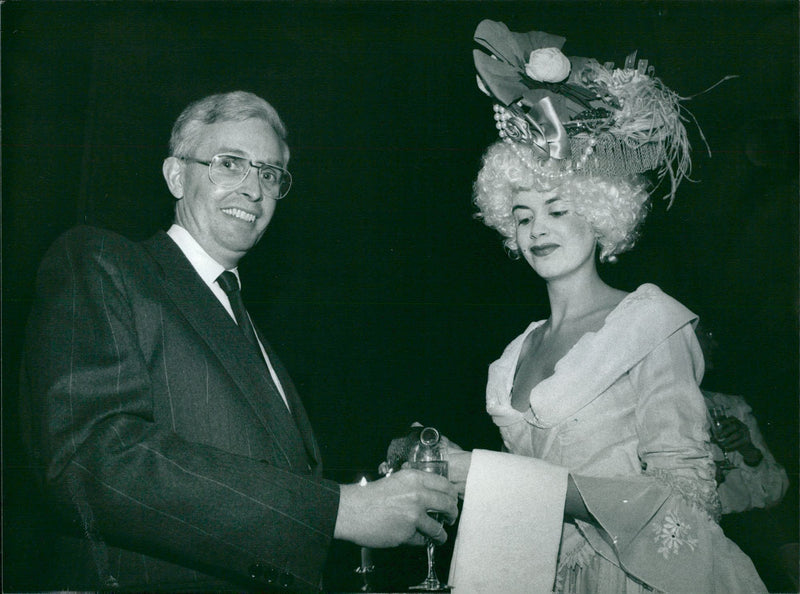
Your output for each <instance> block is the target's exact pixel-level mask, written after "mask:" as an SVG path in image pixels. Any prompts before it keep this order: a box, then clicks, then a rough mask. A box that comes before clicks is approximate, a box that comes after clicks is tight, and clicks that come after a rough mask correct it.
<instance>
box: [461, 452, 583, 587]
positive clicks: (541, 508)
mask: <svg viewBox="0 0 800 594" xmlns="http://www.w3.org/2000/svg"><path fill="white" fill-rule="evenodd" d="M567 474H568V473H567V469H566V468H562V467H560V466H554V465H552V464H549V463H547V462H543V461H542V460H537V459H535V458H527V457H524V456H515V455H513V454H504V453H500V452H490V451H487V450H474V451H473V452H472V461H471V463H470V469H469V474H468V475H467V484H466V490H465V494H464V505H463V508H462V511H461V520H460V524H459V528H458V535H457V537H456V543H455V548H454V551H453V560H452V562H451V566H450V578H449V583H450V584H451V585H452V586H453V592H454V593H455V594H482V593H486V594H494V593H497V592H503V593H504V594H515V593H520V594H523V593H524V594H531V593H533V594H538V593H539V592H552V590H553V584H554V582H555V575H556V560H557V557H558V546H559V542H560V539H561V527H562V524H563V518H564V500H565V498H566V494H567Z"/></svg>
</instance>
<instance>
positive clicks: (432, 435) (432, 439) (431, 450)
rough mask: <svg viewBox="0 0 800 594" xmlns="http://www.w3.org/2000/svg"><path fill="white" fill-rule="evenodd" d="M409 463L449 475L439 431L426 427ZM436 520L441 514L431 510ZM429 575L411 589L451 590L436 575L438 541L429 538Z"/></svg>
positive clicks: (427, 590)
mask: <svg viewBox="0 0 800 594" xmlns="http://www.w3.org/2000/svg"><path fill="white" fill-rule="evenodd" d="M408 465H409V467H410V468H415V469H417V470H422V471H423V472H431V473H433V474H438V475H441V476H443V477H445V478H446V477H447V471H448V465H447V448H446V447H445V446H444V444H443V443H441V441H440V435H439V432H438V431H437V430H436V429H434V428H433V427H425V428H424V429H423V430H422V431H421V432H420V434H419V443H417V444H415V445H414V447H413V448H412V449H411V451H410V452H409V456H408ZM430 515H431V517H432V518H433V519H434V520H439V519H440V518H441V515H440V514H438V513H433V512H431V514H430ZM426 548H427V554H428V575H427V577H426V578H425V579H424V580H423V581H422V582H421V583H420V584H417V585H416V586H412V587H411V588H409V589H410V590H424V591H426V592H449V591H450V586H448V585H447V584H445V583H443V582H441V581H439V578H438V577H437V575H436V562H435V557H434V552H435V550H436V543H434V542H433V541H432V540H430V539H428V545H427V547H426Z"/></svg>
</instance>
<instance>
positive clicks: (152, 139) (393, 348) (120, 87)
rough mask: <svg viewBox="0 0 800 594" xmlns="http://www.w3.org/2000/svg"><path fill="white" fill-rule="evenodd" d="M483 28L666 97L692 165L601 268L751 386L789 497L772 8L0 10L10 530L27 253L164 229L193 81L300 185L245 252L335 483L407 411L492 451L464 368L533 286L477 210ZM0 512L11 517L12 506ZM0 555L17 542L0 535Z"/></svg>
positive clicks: (791, 127) (195, 91)
mask: <svg viewBox="0 0 800 594" xmlns="http://www.w3.org/2000/svg"><path fill="white" fill-rule="evenodd" d="M483 18H491V19H494V20H501V21H504V22H506V23H507V24H508V25H509V26H510V28H511V29H513V30H518V31H526V30H531V29H540V30H544V31H548V32H551V33H558V34H560V35H563V36H565V37H566V38H567V44H566V47H565V51H566V53H567V54H572V55H586V56H593V57H597V58H598V59H600V60H601V61H615V62H617V63H618V64H619V63H621V62H622V60H624V58H625V56H626V55H627V54H628V53H629V52H631V51H633V50H638V52H639V57H641V58H647V59H648V60H649V61H650V63H651V64H653V65H654V66H655V68H656V74H657V75H659V76H660V77H661V78H662V79H663V80H664V82H665V83H667V84H668V85H669V86H670V87H672V88H674V89H675V90H677V91H678V92H679V93H681V94H682V95H684V96H689V95H694V94H696V93H699V92H701V91H703V90H704V89H706V88H708V87H709V86H711V85H712V84H713V83H715V82H717V81H718V80H720V79H721V78H723V77H724V76H726V75H729V74H737V75H739V78H738V79H735V80H730V81H727V82H725V83H723V84H722V85H720V86H719V87H717V88H715V89H714V90H712V91H710V92H708V93H706V94H703V95H700V96H699V97H695V98H694V99H692V100H691V101H690V102H689V103H688V104H687V106H688V107H689V109H690V110H691V111H692V113H693V114H694V116H696V118H697V120H698V121H699V122H700V124H701V127H702V130H703V132H704V134H705V136H706V138H707V139H708V143H709V145H710V148H711V153H712V156H711V157H709V155H708V154H707V153H706V151H705V148H704V145H703V142H702V139H701V137H700V135H699V134H698V132H697V130H696V128H693V127H692V126H691V125H690V126H689V129H690V140H691V141H692V144H693V147H694V172H693V178H694V179H695V180H697V182H698V183H696V184H692V183H688V182H687V183H684V185H683V186H682V187H681V189H680V191H679V195H678V198H677V200H676V202H675V204H674V206H673V207H672V208H671V209H670V210H669V211H667V210H666V207H665V204H664V203H663V202H660V201H656V203H655V204H654V208H653V212H652V215H651V217H650V220H649V222H648V224H647V226H646V229H645V234H644V237H643V238H642V240H641V242H640V244H639V246H638V247H637V248H636V249H635V250H634V251H633V252H632V253H630V254H628V255H624V256H622V257H621V258H620V262H619V263H618V264H616V265H613V266H605V267H604V268H603V269H602V274H603V275H604V277H605V278H606V279H607V280H608V281H609V282H611V284H613V285H615V286H618V287H620V288H624V289H628V290H631V289H633V288H635V287H636V286H638V285H639V284H641V283H643V282H655V283H657V284H659V285H660V286H661V287H662V288H663V289H664V290H665V291H667V292H668V293H670V294H672V295H673V296H675V297H677V298H678V299H680V300H681V301H683V302H684V303H685V304H687V305H688V306H689V307H690V308H692V309H693V310H694V311H696V312H697V313H698V314H700V316H701V317H702V318H703V320H704V322H705V323H706V325H707V326H708V327H710V328H712V329H713V330H714V332H715V334H716V336H717V339H718V341H719V343H720V345H721V346H720V352H719V354H718V357H717V361H716V368H715V370H713V371H712V372H710V373H709V375H708V377H707V382H708V386H709V387H711V388H715V389H718V390H720V391H727V392H733V393H739V394H743V395H745V396H747V397H748V399H749V400H750V402H751V403H752V406H753V408H754V410H755V412H756V414H757V416H758V418H759V420H760V422H761V425H762V428H763V429H764V431H765V433H766V437H767V440H768V442H769V444H770V446H771V447H772V448H773V451H774V452H775V454H776V456H777V457H778V458H779V460H780V461H781V462H782V463H783V464H784V465H785V466H786V467H787V470H788V471H789V473H790V476H791V479H792V487H791V490H792V494H791V496H790V497H795V495H796V490H797V449H798V442H797V425H798V423H797V421H798V406H797V405H798V232H797V230H798V184H797V181H798V180H797V116H798V34H797V32H798V19H797V4H796V3H795V2H788V1H787V2H763V1H762V2H709V3H704V2H596V1H595V2H580V1H572V2H536V3H533V2H525V3H518V2H468V1H459V2H455V1H452V2H442V1H433V2H419V3H418V2H401V1H397V2H360V3H356V2H300V3H288V2H249V3H238V2H204V3H194V2H141V3H139V2H125V3H122V2H119V3H118V2H111V3H101V2H53V3H50V2H14V1H12V2H7V3H5V4H4V5H3V7H2V92H3V95H2V123H3V126H2V174H3V177H2V190H3V220H2V222H3V225H2V248H3V258H2V267H3V269H2V271H3V295H2V304H3V351H2V355H3V375H2V379H3V429H4V433H3V446H4V447H3V478H4V481H3V483H4V490H3V499H4V505H5V507H4V509H5V510H6V513H5V514H4V515H5V516H6V517H8V516H9V512H11V511H12V510H13V513H11V519H9V520H7V522H6V526H8V525H9V523H13V522H15V518H16V522H17V524H22V525H25V524H26V523H27V522H29V521H31V520H30V518H29V516H27V515H26V511H25V510H26V508H25V506H24V502H25V501H26V500H27V499H28V495H30V492H29V488H28V483H27V481H26V474H25V468H24V462H23V460H22V459H21V457H20V456H19V448H18V445H17V442H16V425H15V421H16V399H17V386H16V377H17V373H18V369H17V367H18V362H19V349H20V342H21V336H22V332H23V328H24V320H25V316H26V315H27V312H28V309H29V305H30V299H31V292H32V286H33V277H34V272H35V268H36V266H37V264H38V262H39V260H40V259H41V257H42V255H43V253H44V250H45V249H46V248H47V246H48V245H49V244H50V243H51V242H52V241H53V240H54V239H55V237H56V236H57V235H58V234H59V233H61V232H62V231H64V230H65V229H67V228H68V227H70V226H72V225H74V224H76V223H89V224H95V225H100V226H105V227H109V228H112V229H114V230H117V231H119V232H122V233H123V234H126V235H129V236H131V237H135V238H143V237H146V236H149V235H150V234H151V233H152V232H154V231H155V230H156V229H158V228H159V227H165V226H166V225H168V223H169V221H170V215H171V209H172V202H171V199H170V195H169V193H168V191H167V189H166V186H165V184H164V182H163V179H162V177H161V160H162V159H163V158H164V157H165V156H166V150H167V148H166V144H167V140H168V137H169V130H170V127H171V124H172V122H173V121H174V119H175V118H176V116H177V115H178V113H179V112H180V111H181V109H182V108H183V107H185V105H186V104H188V103H189V102H190V101H192V100H194V99H197V98H199V97H201V96H204V95H206V94H209V93H212V92H219V91H226V90H233V89H246V90H251V91H253V92H255V93H257V94H260V95H262V96H264V97H265V98H267V99H268V100H269V101H270V102H271V103H273V105H274V106H275V107H276V108H277V109H278V111H279V112H280V113H281V115H282V116H283V118H284V120H285V121H286V123H287V125H288V127H289V131H290V144H291V147H292V160H291V163H290V167H291V170H292V172H293V175H294V177H295V185H294V187H293V189H292V191H291V193H290V195H289V197H288V198H287V199H286V200H285V201H283V202H281V203H280V205H279V207H278V211H277V214H276V216H275V217H274V219H273V221H272V223H271V226H270V228H269V230H268V231H267V234H266V235H265V237H264V239H263V240H262V242H261V244H260V245H259V247H258V248H257V249H256V250H255V251H254V252H253V253H252V254H250V255H248V257H247V258H246V259H245V260H244V261H243V262H242V265H241V270H242V273H243V275H244V279H245V281H246V283H247V289H248V294H247V295H246V297H247V298H248V302H249V308H250V310H251V312H252V314H253V315H254V317H255V318H256V319H257V321H258V323H259V324H260V325H261V327H262V328H264V329H265V331H266V333H267V335H268V336H269V337H270V340H271V341H272V343H273V345H274V346H275V348H276V349H277V350H278V352H279V353H280V355H281V357H282V359H283V360H284V362H285V363H286V364H287V366H288V367H289V369H290V370H291V372H292V375H293V377H294V379H295V382H296V383H297V384H298V387H299V389H300V391H301V393H302V395H303V397H304V399H305V402H306V405H307V408H308V409H309V414H310V416H311V419H312V422H313V423H314V425H315V427H316V429H317V433H318V437H319V440H320V442H321V445H322V447H323V451H324V455H325V458H326V465H327V468H328V469H329V473H330V475H331V476H332V477H334V478H337V479H340V480H354V479H356V478H358V476H359V475H361V474H364V473H367V472H372V471H374V469H375V467H376V465H377V463H378V462H379V461H380V460H381V458H382V454H383V450H384V448H385V446H386V440H387V436H388V435H389V433H390V432H391V431H392V430H394V428H395V427H396V426H397V425H398V423H403V422H407V421H411V420H414V419H419V420H423V421H424V422H426V423H431V424H436V425H437V426H439V427H440V428H441V429H443V431H444V432H445V433H446V434H448V435H449V436H451V437H452V438H453V439H454V440H455V441H457V442H459V443H461V444H462V445H464V447H468V448H473V447H487V448H496V447H498V446H499V441H498V438H497V435H496V431H495V429H494V427H493V426H492V425H491V421H490V419H489V418H488V417H487V416H486V415H485V413H484V403H483V388H484V384H485V376H486V368H487V366H488V364H489V363H490V362H491V361H492V360H494V359H495V358H496V357H497V356H498V355H499V354H500V352H501V351H502V349H503V347H504V346H505V345H506V344H507V343H508V342H509V341H510V340H511V339H512V338H513V337H514V336H516V335H517V334H518V333H519V332H520V331H521V330H522V329H523V328H524V327H525V325H526V324H527V323H528V322H529V321H531V320H532V319H539V318H542V317H546V316H547V313H548V312H547V302H546V296H545V294H544V290H543V286H542V284H541V283H540V282H539V281H538V280H537V279H536V278H535V276H534V275H533V274H532V273H531V272H530V270H529V269H528V268H527V266H526V265H525V264H524V263H520V262H514V261H511V260H510V259H509V258H508V257H507V256H506V255H505V254H504V252H503V249H502V247H501V245H500V241H499V239H498V237H497V236H496V235H495V234H494V233H493V232H492V231H490V230H489V229H486V228H485V227H483V226H482V225H481V224H480V223H478V222H476V221H475V220H474V219H473V218H472V213H473V209H472V207H471V204H470V192H471V183H472V180H473V178H474V175H475V173H476V171H477V169H478V166H479V160H480V156H481V153H482V151H483V150H484V149H485V147H486V146H487V145H488V144H489V143H490V142H492V141H493V140H494V138H495V130H494V128H493V121H492V117H491V116H492V112H491V105H490V103H489V101H488V99H487V98H486V97H484V96H483V95H482V94H481V93H480V92H479V91H478V90H477V87H476V85H475V73H474V68H473V64H472V55H471V51H472V48H473V44H472V33H473V31H474V29H475V26H476V25H477V23H478V22H479V21H480V20H481V19H483ZM9 505H10V506H11V507H9ZM6 548H7V551H6V555H5V566H6V567H5V568H6V570H8V569H12V570H13V569H14V568H15V567H16V562H17V560H18V559H19V558H18V557H15V556H14V549H13V548H11V549H9V548H8V547H6Z"/></svg>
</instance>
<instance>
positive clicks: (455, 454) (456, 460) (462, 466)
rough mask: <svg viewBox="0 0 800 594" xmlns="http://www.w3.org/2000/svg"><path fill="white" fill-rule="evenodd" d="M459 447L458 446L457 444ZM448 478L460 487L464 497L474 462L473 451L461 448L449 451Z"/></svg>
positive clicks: (460, 492)
mask: <svg viewBox="0 0 800 594" xmlns="http://www.w3.org/2000/svg"><path fill="white" fill-rule="evenodd" d="M456 447H458V446H456ZM447 461H448V478H449V479H450V482H451V483H453V484H454V485H455V487H456V488H457V489H458V495H459V497H462V498H463V497H464V488H465V487H466V486H467V475H468V474H469V466H470V464H471V463H472V452H466V451H464V450H462V449H461V448H458V449H457V450H456V449H453V450H449V449H448V451H447Z"/></svg>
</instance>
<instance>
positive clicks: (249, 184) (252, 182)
mask: <svg viewBox="0 0 800 594" xmlns="http://www.w3.org/2000/svg"><path fill="white" fill-rule="evenodd" d="M259 175H260V173H259V171H258V169H257V168H255V167H251V168H250V171H248V172H247V175H245V176H244V179H243V180H242V184H241V185H240V186H239V190H240V191H241V192H242V194H244V195H245V196H247V199H248V200H250V201H251V202H259V201H260V200H261V199H262V198H263V195H262V191H261V183H260V182H259V179H258V176H259Z"/></svg>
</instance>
